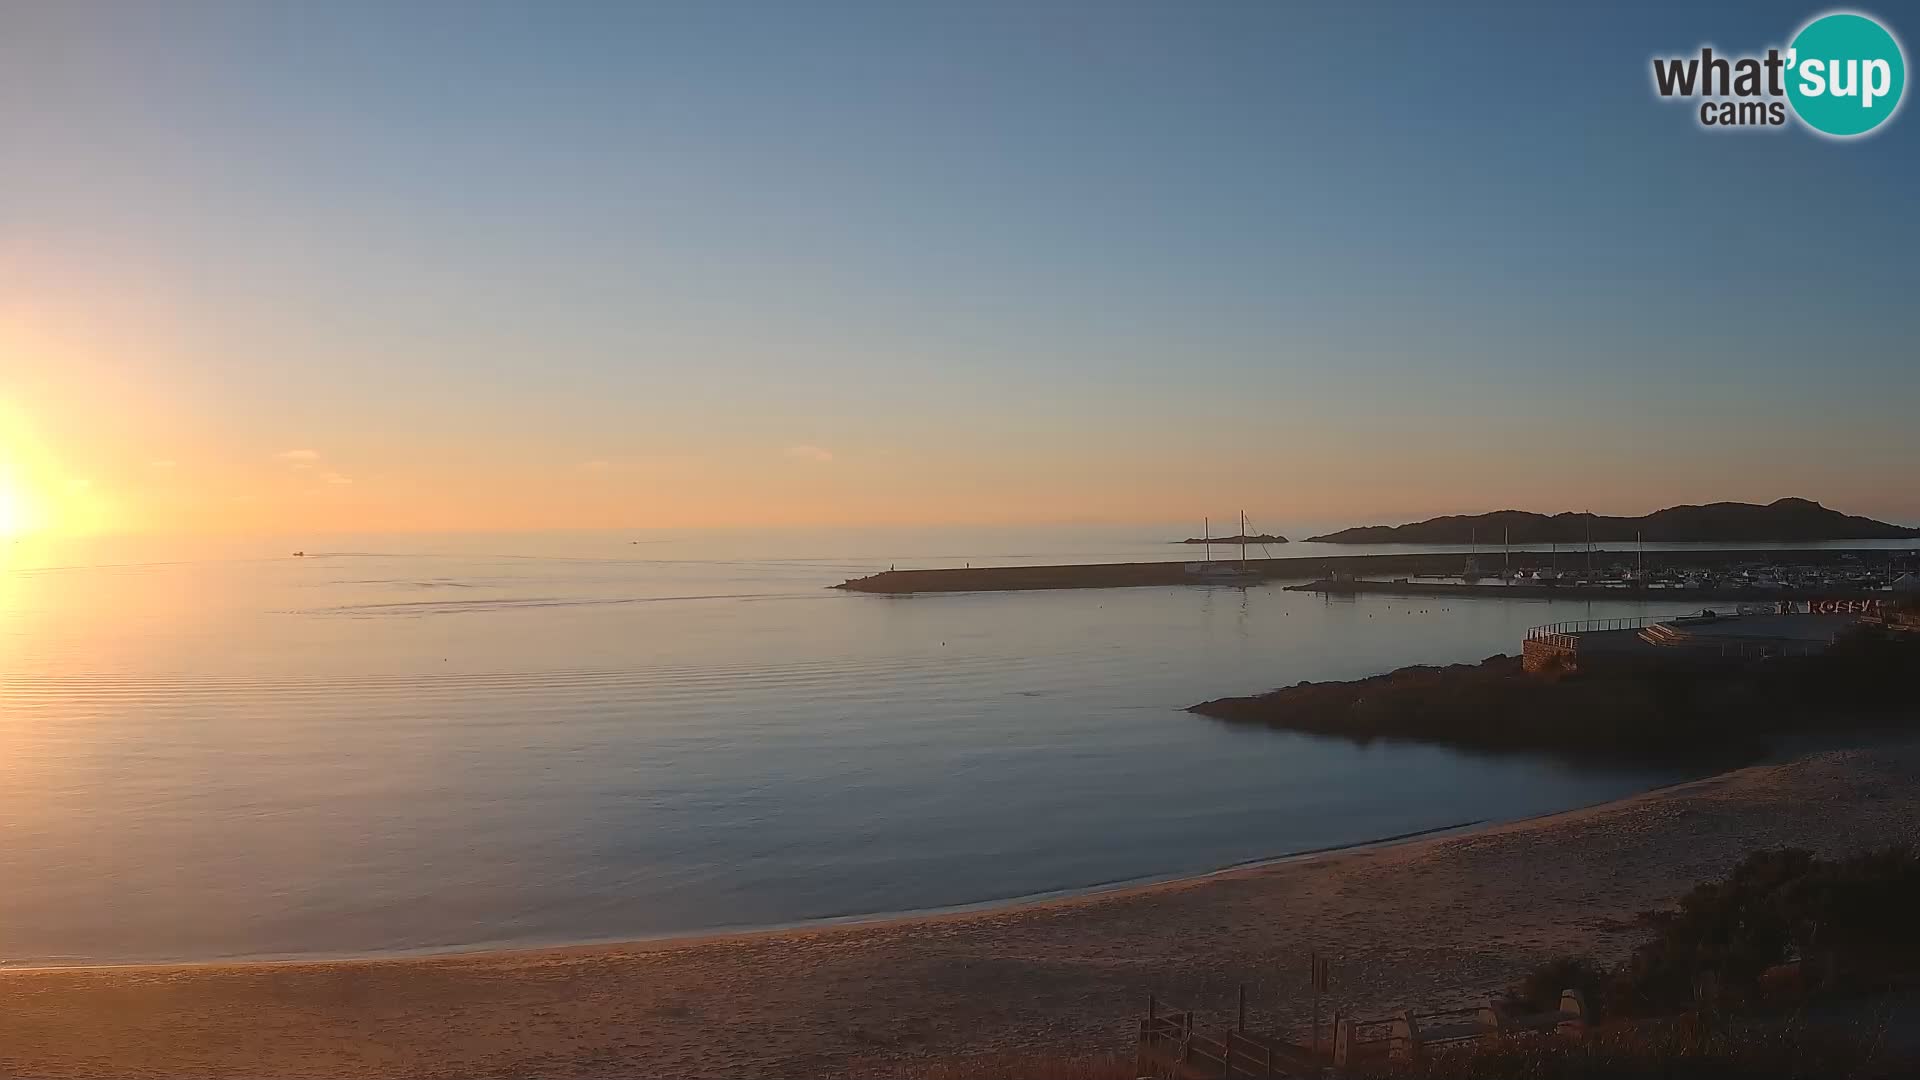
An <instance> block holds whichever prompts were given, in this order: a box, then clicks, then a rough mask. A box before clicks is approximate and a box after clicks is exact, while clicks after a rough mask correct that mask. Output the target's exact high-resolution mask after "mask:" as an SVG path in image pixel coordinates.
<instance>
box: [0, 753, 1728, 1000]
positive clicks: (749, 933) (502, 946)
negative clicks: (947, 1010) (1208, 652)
mask: <svg viewBox="0 0 1920 1080" xmlns="http://www.w3.org/2000/svg"><path fill="white" fill-rule="evenodd" d="M1692 782H1693V781H1686V780H1683V781H1680V784H1686V783H1692ZM1676 786H1679V785H1678V784H1665V785H1662V786H1660V787H1657V788H1649V789H1647V791H1646V792H1640V793H1637V794H1651V793H1654V792H1658V791H1664V790H1666V789H1667V788H1670V787H1676ZM1637 794H1636V795H1627V796H1622V799H1630V798H1635V797H1637ZM1618 801H1621V800H1618V799H1616V800H1607V801H1606V802H1600V803H1588V804H1587V805H1586V806H1576V807H1569V808H1568V809H1565V810H1549V811H1547V812H1545V813H1543V814H1530V815H1528V816H1526V817H1522V818H1513V819H1511V820H1510V821H1495V820H1492V819H1486V818H1483V819H1481V820H1478V821H1462V822H1457V823H1455V824H1452V825H1435V826H1432V827H1430V828H1425V829H1414V830H1412V831H1411V832H1404V833H1396V834H1394V835H1391V836H1382V837H1377V838H1374V839H1371V840H1359V841H1356V842H1354V843H1351V844H1330V845H1328V846H1326V847H1317V848H1307V849H1305V850H1302V851H1292V852H1287V853H1285V854H1281V855H1262V856H1256V857H1255V858H1251V859H1242V860H1240V861H1238V862H1232V863H1228V864H1227V865H1225V866H1221V867H1216V868H1214V869H1212V870H1199V871H1195V872H1193V873H1179V874H1145V875H1142V876H1140V877H1131V878H1122V879H1120V880H1118V881H1105V882H1100V883H1099V884H1095V885H1081V886H1071V887H1068V888H1062V889H1048V890H1046V891H1044V892H1036V893H1023V894H1021V895H1019V896H1009V897H1003V898H1000V899H994V900H975V901H973V902H971V903H965V904H948V905H944V906H941V907H930V908H915V909H913V910H910V911H875V912H863V913H861V914H858V915H828V916H824V917H822V918H818V919H803V920H799V921H796V922H787V923H769V924H766V925H763V926H740V927H716V928H713V929H710V930H686V931H669V932H667V933H664V934H653V935H642V936H639V937H608V938H586V939H582V940H578V941H561V942H551V943H541V944H535V943H527V944H518V945H516V944H508V943H478V944H473V945H444V946H442V945H427V946H421V947H419V948H414V949H389V950H380V951H375V952H342V953H301V954H297V955H250V956H231V957H215V958H213V959H208V960H104V961H97V962H89V963H78V964H34V963H28V964H8V963H4V962H0V976H4V975H6V974H9V973H12V972H55V971H134V972H137V971H193V970H202V969H207V968H273V967H280V968H286V967H298V966H301V965H324V964H382V963H413V962H417V961H426V960H443V959H472V958H482V959H485V958H492V959H501V960H506V959H512V958H515V957H534V956H544V955H564V954H570V953H582V952H587V953H591V952H599V951H602V950H617V951H623V952H645V951H652V950H660V949H671V948H674V947H676V946H681V945H704V944H712V943H715V942H724V941H731V940H735V939H748V938H756V937H767V936H774V935H790V934H807V933H814V932H827V931H833V930H859V929H872V928H878V927H886V926H892V925H897V924H906V923H916V922H931V921H934V920H939V919H948V918H956V917H965V916H969V915H991V914H994V913H997V912H1016V911H1021V910H1025V909H1029V908H1040V907H1045V906H1047V905H1049V904H1071V903H1074V902H1076V901H1080V900H1090V899H1095V898H1098V897H1103V896H1123V895H1127V894H1131V893H1136V892H1140V893H1145V892H1149V891H1151V890H1153V889H1156V888H1160V887H1165V886H1180V885H1186V884H1194V883H1199V882H1204V881H1206V880H1208V879H1210V878H1217V877H1220V876H1222V875H1227V874H1233V873H1236V872H1239V871H1243V870H1258V869H1261V868H1264V867H1269V866H1281V865H1285V864H1288V863H1294V862H1300V861H1303V860H1306V859H1313V858H1319V857H1322V856H1327V855H1343V854H1347V853H1352V852H1363V851H1374V850H1378V849H1381V848H1388V847H1394V846H1397V845H1400V844H1411V843H1418V842H1419V841H1421V840H1427V839H1431V838H1434V837H1438V836H1468V835H1471V834H1472V833H1473V832H1475V831H1478V830H1480V829H1482V828H1497V827H1499V826H1501V825H1507V824H1519V823H1522V822H1527V821H1533V820H1536V819H1540V818H1550V817H1554V816H1556V815H1559V814H1572V813H1578V812H1580V811H1581V810H1587V809H1592V808H1593V807H1596V806H1605V805H1608V803H1609V802H1618Z"/></svg>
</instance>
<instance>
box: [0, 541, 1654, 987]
mask: <svg viewBox="0 0 1920 1080" xmlns="http://www.w3.org/2000/svg"><path fill="white" fill-rule="evenodd" d="M1181 533H1182V530H1180V529H1179V528H1177V527H1166V528H1158V529H1156V528H1144V529H1142V528H1135V529H1117V528H1100V529H1051V530H1022V531H993V530H941V531H922V532H914V531H906V530H885V531H872V532H826V531H819V532H797V531H796V532H780V533H771V534H769V533H759V534H749V533H710V534H693V533H621V534H611V533H597V534H539V535H525V534H522V535H486V536H483V535H464V536H410V537H391V536H389V537H379V538H360V539H342V538H331V539H316V538H311V537H309V538H305V539H304V540H299V541H282V540H245V541H227V542H221V543H211V542H205V541H192V542H188V541H167V542H162V541H152V542H147V543H143V544H138V545H135V544H130V543H127V542H124V541H122V542H91V543H85V544H81V543H70V544H68V545H66V546H63V547H44V546H33V545H29V544H15V545H12V547H11V548H10V549H9V550H8V551H7V553H6V554H5V556H4V558H5V559H6V560H8V561H6V562H5V563H4V565H3V566H0V755H3V757H0V760H4V762H5V775H6V783H5V784H4V785H0V882H4V886H3V887H0V961H3V962H6V963H14V964H38V963H79V962H120V961H142V960H171V959H214V958H232V957H283V956H320V955H338V954H361V953H376V952H387V951H400V950H421V949H442V948H460V947H475V946H506V945H536V944H551V943H559V942H574V941H591V940H601V939H615V938H627V937H642V936H650V935H661V934H674V933H686V932H693V931H703V930H714V929H721V928H731V927H749V926H762V925H770V924H785V923H793V922H802V921H807V920H817V919H826V918H833V917H844V916H853V915H861V914H869V913H884V912H899V911H908V910H919V909H927V908H936V907H943V906H952V905H965V904H974V903H982V902H991V901H995V900H1003V899H1008V898H1013V897H1020V896H1026V895H1031V894H1036V893H1042V892H1048V891H1053V890H1071V889H1079V888H1085V887H1089V886H1095V885H1099V884H1102V883H1110V882H1115V881H1122V880H1129V879H1136V878H1145V877H1153V876H1159V875H1176V874H1184V873H1192V872H1197V871H1204V870H1210V869H1214V868H1217V867H1221V866H1225V865H1228V864H1231V863H1235V862H1239V861H1242V860H1249V859H1258V858H1263V857H1268V856H1275V855H1280V854H1284V853H1288V852H1294V851H1300V850H1305V849H1311V848H1320V847H1326V846H1330V845H1338V844H1349V843H1355V842H1360V841H1366V840H1369V839H1374V838H1378V837H1384V836H1389V835H1394V834H1399V833H1406V832H1409V831H1413V830H1418V829H1424V828H1431V827H1436V826H1444V825H1452V824H1456V823H1460V822H1466V821H1475V820H1481V819H1502V818H1513V817H1518V816H1522V815H1529V814H1536V813H1540V812H1544V811H1549V810H1554V809H1559V808H1565V807H1572V806H1577V805H1582V804H1587V803H1592V802H1595V801H1598V800H1603V799H1607V798H1610V797H1614V796H1618V795H1621V794H1624V793H1627V792H1631V791H1634V790H1636V789H1642V788H1646V787H1649V786H1653V785H1656V784H1658V783H1662V782H1665V781H1668V780H1672V779H1675V777H1674V776H1672V775H1668V774H1662V773H1660V772H1657V771H1651V770H1649V771H1645V772H1618V771H1574V770H1569V769H1567V768H1564V767H1561V766H1557V765H1555V764H1553V763H1551V762H1548V761H1542V760H1534V759H1528V758H1516V757H1509V758H1498V759H1490V758H1480V757H1470V756H1463V755H1458V754H1453V753H1448V752H1444V751H1440V750H1435V749H1430V748H1421V747H1412V746H1396V745H1374V746H1369V747H1358V746H1353V745H1349V744H1347V743H1345V742H1342V741H1332V740H1322V739H1312V738H1305V737H1298V736H1291V735H1284V734H1278V733H1273V732H1268V731H1257V730H1240V729H1233V728H1229V727H1226V726H1223V725H1220V724H1216V723H1214V722H1212V721H1209V720H1206V719H1203V718H1200V717H1196V716H1192V715H1188V714H1186V713H1184V712H1182V711H1181V710H1182V708H1183V707H1184V706H1186V705H1189V704H1192V703H1194V702H1196V701H1200V700H1202V699H1205V698H1209V697H1216V696H1220V695H1223V694H1239V693H1249V692H1254V691H1260V690H1265V689H1269V688H1271V687H1274V686H1278V685H1282V684H1286V683H1291V682H1294V681H1297V680H1300V679H1338V678H1348V677H1353V676H1359V675H1366V674H1371V673H1374V672H1379V671H1383V670H1386V669H1389V668H1393V667H1396V666H1399V665H1403V664H1407V663H1414V662H1449V661H1466V660H1478V659H1480V658H1482V657H1484V656H1487V655H1488V654H1490V653H1495V652H1501V651H1513V650H1515V649H1516V648H1517V645H1518V641H1519V638H1520V635H1521V633H1522V631H1523V630H1524V629H1525V628H1526V627H1528V626H1530V625H1533V624H1537V623H1544V622H1550V621H1556V620H1561V619H1572V618H1582V617H1588V616H1592V617H1604V616H1613V615H1632V614H1640V613H1642V608H1641V607H1640V606H1639V605H1635V604H1628V603H1620V604H1587V603H1548V602H1541V601H1523V600H1512V601H1489V602H1481V603H1462V602H1457V601H1439V600H1425V599H1423V600H1408V599H1398V598H1390V597H1363V598H1360V599H1355V600H1343V601H1332V602H1330V601H1328V600H1324V599H1322V598H1320V597H1318V596H1315V595H1311V594H1304V593H1289V592H1285V591H1282V590H1281V589H1279V588H1278V587H1259V588H1250V589H1234V588H1201V587H1186V588H1156V589H1124V590H1101V591H1079V592H1046V593H1008V594H980V595H946V596H913V597H878V596H865V595H853V594H847V593H842V592H837V591H832V590H829V589H828V588H826V586H829V585H831V584H834V583H835V582H838V581H840V580H842V579H844V578H847V577H850V576H856V575H860V574H865V573H870V572H872V571H874V570H879V569H885V568H886V567H887V566H889V565H899V566H902V567H905V566H943V565H962V564H965V563H975V564H987V563H1012V562H1061V561H1107V560H1114V559H1138V558H1175V559H1177V558H1183V557H1188V556H1189V554H1190V553H1189V552H1188V551H1186V550H1184V549H1179V548H1170V547H1169V546H1168V545H1167V544H1166V543H1164V541H1165V540H1167V539H1168V538H1170V537H1175V536H1178V535H1181ZM296 543H297V544H298V545H299V546H300V547H303V548H304V549H305V550H306V552H307V556H306V557H305V558H292V557H290V551H291V550H292V548H293V546H294V545H295V544H296ZM1303 548H1304V545H1293V546H1292V548H1291V549H1290V550H1287V551H1285V552H1281V551H1279V550H1276V554H1279V553H1286V554H1302V553H1306V552H1305V551H1303V550H1302V549H1303ZM1341 550H1343V551H1351V550H1358V549H1341ZM1649 613H1652V614H1672V613H1675V612H1672V611H1667V610H1665V609H1658V610H1653V611H1651V612H1649Z"/></svg>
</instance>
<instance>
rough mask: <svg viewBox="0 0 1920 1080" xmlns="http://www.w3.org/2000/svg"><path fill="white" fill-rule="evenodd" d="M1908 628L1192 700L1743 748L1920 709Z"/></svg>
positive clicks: (1379, 722)
mask: <svg viewBox="0 0 1920 1080" xmlns="http://www.w3.org/2000/svg"><path fill="white" fill-rule="evenodd" d="M1914 671H1920V635H1913V634H1902V633H1888V632H1884V631H1880V630H1877V629H1874V628H1861V629H1859V630H1857V631H1855V632H1853V633H1851V634H1849V635H1847V636H1845V637H1844V638H1843V639H1842V640H1841V641H1840V642H1838V643H1836V644H1835V645H1834V646H1833V648H1831V649H1830V650H1828V651H1827V652H1825V653H1822V654H1819V655H1815V656H1794V657H1771V658H1765V659H1759V658H1756V659H1753V660H1750V661H1747V662H1742V663H1727V662H1721V661H1720V660H1719V658H1717V657H1715V658H1713V660H1711V661H1694V660H1690V659H1688V658H1686V657H1683V656H1675V657H1666V656H1660V657H1655V658H1653V659H1652V660H1651V661H1649V662H1640V663H1636V662H1632V661H1626V660H1619V661H1614V662H1610V663H1606V664H1601V665H1594V668H1593V670H1591V671H1580V672H1572V673H1566V674H1561V675H1557V676H1542V675H1530V674H1528V673H1526V672H1524V671H1522V670H1521V662H1520V660H1519V658H1517V657H1512V656H1495V657H1489V658H1488V659H1486V660H1484V661H1482V662H1480V663H1479V664H1455V665H1452V666H1448V667H1431V666H1420V667H1407V668H1401V669H1399V670H1397V671H1394V672H1391V673H1389V674H1386V675H1375V676H1372V677H1370V678H1365V679H1357V680H1354V681H1351V682H1328V683H1313V682H1303V683H1299V684H1297V685H1294V686H1290V687H1286V688H1284V689H1280V690H1275V691H1272V692H1270V693H1266V694H1259V695H1255V696H1252V697H1238V698H1220V699H1218V700H1215V701H1208V702H1203V703H1201V704H1199V705H1195V706H1193V708H1192V709H1191V710H1190V711H1192V712H1196V713H1200V714H1202V715H1204V716H1210V717H1213V718H1215V719H1219V720H1225V721H1228V722H1231V723H1255V724H1266V725H1268V726H1271V727H1276V728H1283V729H1286V730H1290V731H1299V732H1305V733H1308V734H1316V735H1337V736H1341V737H1344V738H1349V739H1353V740H1355V741H1357V742H1369V741H1371V740H1374V739H1405V740H1410V741H1419V742H1431V743H1438V744H1442V745H1448V746H1455V747H1460V748H1463V749H1470V750H1479V751H1491V752H1549V753H1558V754H1561V755H1563V756H1567V757H1572V758H1593V759H1604V760H1616V759H1617V760H1632V761H1645V760H1649V759H1664V760H1713V761H1719V762H1732V761H1740V760H1751V759H1752V758H1755V757H1757V756H1759V755H1760V754H1762V753H1764V751H1765V749H1766V746H1767V739H1768V737H1769V736H1772V735H1781V734H1788V733H1792V732H1796V731H1804V730H1821V731H1830V730H1833V729H1834V728H1835V727H1836V726H1840V725H1845V726H1854V727H1860V728H1900V727H1908V726H1913V725H1915V724H1916V723H1917V722H1920V709H1916V708H1915V703H1914V700H1913V691H1912V686H1911V679H1912V675H1911V673H1912V672H1914Z"/></svg>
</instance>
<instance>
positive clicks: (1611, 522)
mask: <svg viewBox="0 0 1920 1080" xmlns="http://www.w3.org/2000/svg"><path fill="white" fill-rule="evenodd" d="M1589 524H1591V527H1592V537H1593V539H1594V540H1595V541H1602V540H1606V541H1616V542H1617V541H1621V540H1632V539H1634V538H1635V537H1643V538H1645V539H1646V540H1649V541H1652V542H1654V543H1667V544H1673V543H1689V542H1700V543H1759V542H1766V541H1775V542H1779V543H1801V542H1804V541H1810V540H1906V539H1914V538H1920V529H1909V528H1906V527H1904V526H1900V525H1889V524H1887V523H1886V522H1884V521H1875V520H1873V519H1872V518H1863V517H1856V516H1854V515H1852V514H1842V513H1841V512H1839V511H1838V510H1829V509H1827V508H1826V507H1824V506H1821V505H1820V504H1819V503H1817V502H1813V501H1811V500H1808V499H1781V500H1779V501H1777V502H1770V503H1768V504H1767V505H1765V506H1758V505H1756V504H1754V503H1737V502H1722V503H1708V504H1707V505H1705V506H1669V507H1667V508H1666V509H1665V510H1656V511H1654V512H1653V513H1651V514H1648V515H1646V516H1645V517H1607V516H1606V515H1603V514H1593V515H1588V514H1574V513H1566V514H1555V515H1553V516H1552V517H1548V516H1547V515H1545V514H1530V513H1527V512H1526V511H1524V510H1495V511H1494V512H1493V513H1491V514H1474V515H1470V516H1469V515H1459V514H1455V515H1450V516H1447V517H1437V518H1428V519H1427V520H1426V521H1417V522H1414V523H1413V524H1411V525H1367V526H1362V527H1360V528H1356V529H1342V530H1340V531H1339V532H1333V533H1327V534H1326V535H1325V536H1312V537H1308V538H1307V539H1308V541H1309V542H1313V543H1323V544H1465V543H1468V542H1470V541H1473V540H1478V541H1479V542H1480V543H1482V544H1486V545H1489V546H1491V545H1495V544H1499V543H1500V542H1501V539H1502V536H1503V535H1504V536H1505V538H1506V539H1507V540H1509V541H1511V542H1513V543H1515V544H1546V543H1561V544H1577V543H1583V542H1585V540H1586V539H1587V536H1588V527H1589Z"/></svg>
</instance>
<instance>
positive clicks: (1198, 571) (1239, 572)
mask: <svg viewBox="0 0 1920 1080" xmlns="http://www.w3.org/2000/svg"><path fill="white" fill-rule="evenodd" d="M1200 529H1201V533H1200V536H1201V541H1200V542H1201V543H1203V544H1205V545H1206V546H1207V561H1206V562H1197V563H1188V564H1187V565H1186V571H1187V576H1188V577H1191V578H1195V579H1197V580H1200V581H1214V582H1236V583H1237V582H1247V581H1253V580H1257V579H1258V578H1259V576H1260V575H1259V574H1256V573H1255V572H1254V571H1253V570H1252V568H1250V567H1248V566H1247V512H1246V511H1244V510H1242V511H1241V512H1240V562H1239V564H1238V565H1235V564H1233V563H1224V562H1219V563H1217V562H1214V561H1213V519H1212V518H1202V519H1201V522H1200Z"/></svg>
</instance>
